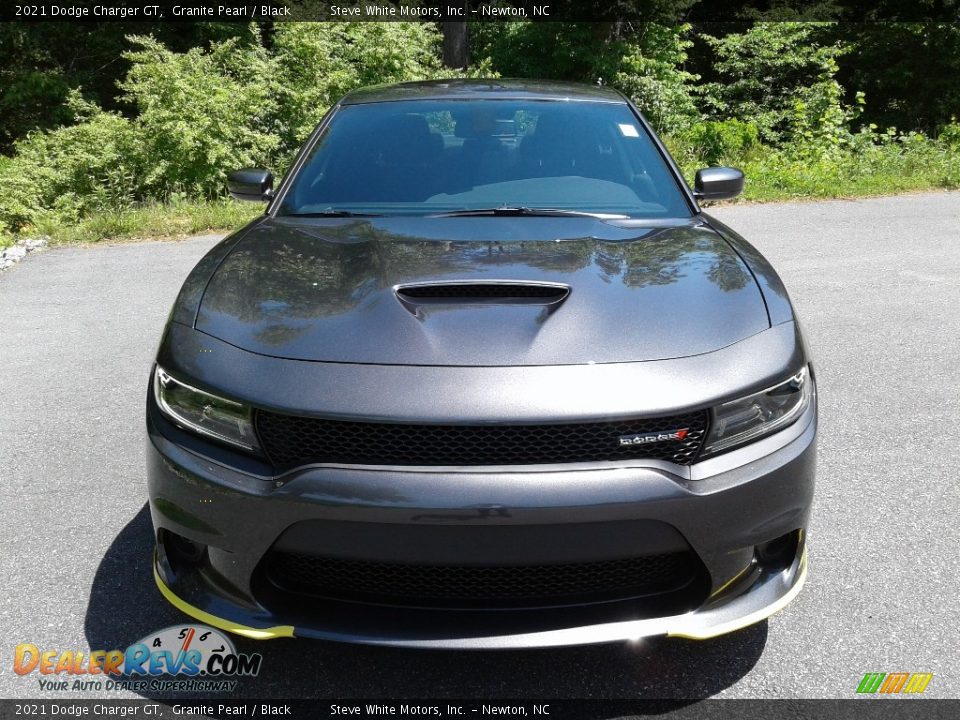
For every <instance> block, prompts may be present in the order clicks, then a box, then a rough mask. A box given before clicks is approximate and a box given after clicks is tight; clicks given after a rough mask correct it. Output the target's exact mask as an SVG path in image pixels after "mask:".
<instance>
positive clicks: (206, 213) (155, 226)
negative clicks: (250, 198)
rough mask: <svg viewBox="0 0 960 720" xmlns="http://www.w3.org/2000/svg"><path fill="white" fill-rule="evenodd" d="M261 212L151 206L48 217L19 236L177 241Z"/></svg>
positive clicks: (215, 204)
mask: <svg viewBox="0 0 960 720" xmlns="http://www.w3.org/2000/svg"><path fill="white" fill-rule="evenodd" d="M263 208H264V206H263V205H261V204H259V203H241V202H236V201H230V200H217V201H209V202H194V201H182V202H176V203H167V204H162V203H151V204H148V205H143V206H140V207H132V208H126V209H122V210H108V211H101V212H95V213H91V214H90V215H88V216H87V217H84V218H81V219H80V220H79V221H77V222H69V221H66V220H64V219H62V218H60V217H57V216H55V215H52V214H51V215H49V216H47V217H44V218H41V219H38V220H37V222H36V224H35V226H34V228H33V229H32V231H30V232H22V233H21V234H23V235H27V234H37V235H48V236H49V237H50V242H51V244H67V243H94V242H101V241H104V240H142V239H154V238H178V237H185V236H187V235H198V234H202V233H208V232H209V233H214V232H226V231H229V230H235V229H236V228H238V227H240V226H241V225H244V224H246V223H247V222H249V221H250V220H252V219H253V218H254V217H256V216H257V215H259V214H260V213H262V212H263ZM0 242H2V240H0Z"/></svg>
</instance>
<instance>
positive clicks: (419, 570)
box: [265, 550, 700, 608]
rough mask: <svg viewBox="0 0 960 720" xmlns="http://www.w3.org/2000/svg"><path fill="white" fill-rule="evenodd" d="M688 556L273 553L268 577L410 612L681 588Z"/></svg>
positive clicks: (690, 563) (289, 586)
mask: <svg viewBox="0 0 960 720" xmlns="http://www.w3.org/2000/svg"><path fill="white" fill-rule="evenodd" d="M698 567H700V566H699V564H698V561H697V560H696V557H695V556H694V555H693V553H692V552H689V551H688V552H675V553H667V554H660V555H645V556H641V557H631V558H622V559H617V560H605V561H601V562H589V563H572V564H550V565H515V566H483V565H477V566H473V565H415V564H406V563H387V562H375V561H368V560H350V559H343V558H332V557H323V556H315V555H306V554H300V553H290V552H284V551H278V550H273V551H271V552H270V553H269V555H268V556H267V558H266V562H265V569H266V575H267V577H268V578H269V579H270V581H271V582H272V583H273V584H274V585H276V586H277V587H279V588H280V589H281V590H285V591H288V592H293V593H299V594H304V595H312V596H315V597H323V598H329V599H333V600H346V601H352V602H372V603H378V604H385V605H405V606H415V607H437V608H439V607H472V606H473V607H490V606H500V607H547V606H551V605H554V606H557V605H571V604H583V603H591V602H605V601H612V600H625V599H629V598H636V597H644V596H649V595H654V594H659V593H667V592H671V591H674V590H679V589H681V588H683V587H685V586H687V585H689V584H690V583H691V582H693V580H694V579H695V577H696V573H697V569H698Z"/></svg>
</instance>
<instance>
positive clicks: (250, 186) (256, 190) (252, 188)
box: [227, 168, 273, 202]
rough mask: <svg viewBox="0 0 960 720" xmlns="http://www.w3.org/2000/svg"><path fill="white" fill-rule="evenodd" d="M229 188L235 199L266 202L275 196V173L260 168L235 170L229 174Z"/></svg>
mask: <svg viewBox="0 0 960 720" xmlns="http://www.w3.org/2000/svg"><path fill="white" fill-rule="evenodd" d="M227 190H229V191H230V196H231V197H232V198H234V199H235V200H249V201H250V202H264V201H266V200H269V199H270V198H272V197H273V173H271V172H270V171H269V170H261V169H260V168H244V169H243V170H234V171H233V172H232V173H230V174H229V175H228V176H227Z"/></svg>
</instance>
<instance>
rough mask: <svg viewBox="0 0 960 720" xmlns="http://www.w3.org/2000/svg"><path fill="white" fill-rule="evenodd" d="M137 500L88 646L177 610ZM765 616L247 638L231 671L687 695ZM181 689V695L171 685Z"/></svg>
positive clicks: (264, 680) (397, 686) (269, 679)
mask: <svg viewBox="0 0 960 720" xmlns="http://www.w3.org/2000/svg"><path fill="white" fill-rule="evenodd" d="M152 534H153V532H152V526H151V523H150V513H149V510H148V508H147V506H146V505H144V507H143V508H141V510H140V512H138V513H137V515H136V516H135V517H134V518H133V519H132V520H131V521H130V522H129V523H127V525H126V526H125V527H124V529H123V530H122V531H121V532H120V534H119V535H117V537H116V538H115V539H114V541H113V543H111V545H110V548H109V549H108V550H107V553H106V555H105V556H104V557H103V559H102V560H101V562H100V565H99V567H98V568H97V572H96V575H95V577H94V580H93V587H92V589H91V593H90V601H89V604H88V606H87V613H86V618H85V623H84V631H85V635H86V638H87V642H88V643H89V646H90V648H91V650H104V649H106V650H109V649H114V648H118V649H121V650H122V649H124V648H126V647H127V646H128V645H130V644H131V643H134V642H136V641H137V640H139V639H140V638H142V637H144V636H146V635H147V634H148V633H150V632H152V631H155V630H159V629H161V628H164V627H167V626H170V625H175V624H178V623H182V622H183V621H184V620H185V616H184V615H182V614H181V613H180V612H179V611H178V610H176V609H175V608H173V607H171V606H170V605H168V604H167V602H166V601H165V600H164V599H163V598H162V597H161V595H160V592H159V591H158V590H157V588H156V586H155V585H154V582H153V576H152V571H151V567H150V557H151V551H152V544H153V537H152ZM766 639H767V623H766V622H763V623H760V624H758V625H755V626H753V627H751V628H748V629H746V630H743V631H741V632H738V633H734V634H732V635H728V636H725V637H722V638H718V639H715V640H710V641H706V642H689V641H683V640H655V641H649V642H644V643H641V644H637V645H626V644H622V645H598V646H588V647H577V648H561V649H550V650H526V651H494V652H447V651H422V650H404V649H392V648H375V647H365V646H352V645H340V644H336V643H322V642H316V641H310V640H285V639H284V640H272V641H267V642H255V641H251V640H246V639H244V638H235V641H236V645H237V649H238V650H239V651H241V652H259V653H262V654H263V656H264V657H263V665H262V670H261V673H260V676H259V677H257V678H255V679H245V680H242V681H241V684H240V686H239V687H238V689H237V693H236V695H237V696H240V697H248V698H264V699H267V698H287V699H293V698H310V697H331V698H348V697H355V698H358V697H359V698H385V699H386V698H390V699H403V698H416V697H420V698H436V699H442V698H476V699H485V698H491V699H503V698H510V699H531V700H532V699H537V698H557V699H559V698H603V699H638V698H664V699H689V700H696V699H700V698H707V697H710V696H712V695H714V694H716V693H718V692H720V691H721V690H723V689H725V688H727V687H729V686H730V685H732V684H733V683H735V682H736V681H737V680H739V679H740V678H741V677H743V676H744V675H745V674H747V673H748V672H749V671H750V670H751V668H753V666H754V665H755V664H756V662H757V660H758V659H759V658H760V655H761V653H762V652H763V648H764V645H765V643H766ZM180 697H182V698H184V699H186V698H188V697H189V696H187V695H183V696H180Z"/></svg>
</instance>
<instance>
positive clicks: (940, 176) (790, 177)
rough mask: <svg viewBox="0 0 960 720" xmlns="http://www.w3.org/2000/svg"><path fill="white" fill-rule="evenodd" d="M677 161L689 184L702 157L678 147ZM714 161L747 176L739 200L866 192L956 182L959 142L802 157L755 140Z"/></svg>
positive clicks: (881, 192) (936, 186)
mask: <svg viewBox="0 0 960 720" xmlns="http://www.w3.org/2000/svg"><path fill="white" fill-rule="evenodd" d="M680 163H681V167H682V168H683V173H684V176H685V177H686V178H687V179H688V181H689V182H690V183H691V184H692V183H693V177H694V174H695V173H696V170H697V168H700V167H704V163H703V162H702V161H698V160H697V159H696V158H695V157H691V155H690V154H686V155H684V154H683V153H682V151H681V154H680ZM717 164H726V165H732V166H734V167H738V168H740V169H741V170H743V172H744V173H745V175H746V178H747V181H746V185H745V187H744V193H743V196H742V200H743V201H747V202H750V201H753V202H776V201H784V200H798V199H804V200H812V199H830V198H855V197H871V196H880V195H896V194H898V193H905V192H916V191H920V190H944V189H956V188H960V147H956V146H950V145H946V144H941V143H935V142H933V141H929V140H926V139H920V140H919V141H914V142H913V143H912V144H905V143H899V142H897V143H890V144H887V145H869V146H866V147H864V148H862V149H860V150H858V151H853V150H843V151H838V152H836V153H835V154H832V155H831V154H827V155H823V156H816V155H811V156H806V157H804V156H803V155H795V154H791V153H790V152H789V151H782V150H775V149H773V148H769V147H766V146H760V147H758V148H754V149H753V150H751V151H750V152H748V153H745V154H744V155H743V156H741V157H727V158H724V159H723V160H722V161H720V162H718V163H717Z"/></svg>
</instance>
